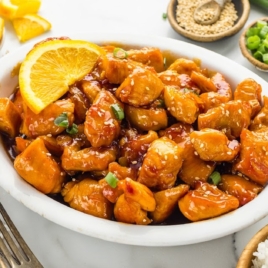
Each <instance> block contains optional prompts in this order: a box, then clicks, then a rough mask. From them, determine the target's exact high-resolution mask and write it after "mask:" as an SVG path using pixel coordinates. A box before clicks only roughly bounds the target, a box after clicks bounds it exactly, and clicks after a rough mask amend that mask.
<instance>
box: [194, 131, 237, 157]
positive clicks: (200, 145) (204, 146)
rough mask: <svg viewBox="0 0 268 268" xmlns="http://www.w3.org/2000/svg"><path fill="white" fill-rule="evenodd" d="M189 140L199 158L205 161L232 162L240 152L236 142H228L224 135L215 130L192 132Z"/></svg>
mask: <svg viewBox="0 0 268 268" xmlns="http://www.w3.org/2000/svg"><path fill="white" fill-rule="evenodd" d="M190 140H191V143H192V144H193V147H194V149H195V151H196V152H197V154H198V155H199V157H200V158H201V159H203V160H205V161H216V162H220V161H232V160H234V159H235V157H236V156H237V154H238V153H239V151H240V144H239V142H238V141H237V140H232V141H229V140H228V138H227V137H226V135H225V134H224V133H222V132H221V131H219V130H216V129H210V128H205V129H202V130H201V131H193V132H192V133H191V134H190Z"/></svg>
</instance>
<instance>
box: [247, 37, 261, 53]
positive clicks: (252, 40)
mask: <svg viewBox="0 0 268 268" xmlns="http://www.w3.org/2000/svg"><path fill="white" fill-rule="evenodd" d="M260 43H261V38H260V37H259V36H258V35H253V36H250V37H248V38H247V48H248V49H250V50H254V49H257V48H258V47H259V45H260Z"/></svg>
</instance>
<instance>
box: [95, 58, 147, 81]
mask: <svg viewBox="0 0 268 268" xmlns="http://www.w3.org/2000/svg"><path fill="white" fill-rule="evenodd" d="M137 66H142V65H141V64H140V63H138V62H135V61H132V60H128V59H120V58H117V57H114V55H113V53H107V54H106V55H105V56H103V57H102V58H101V64H100V67H101V69H102V70H103V71H104V75H105V77H106V78H107V79H108V81H109V82H110V83H111V84H121V83H122V82H123V81H124V80H125V78H126V77H127V76H128V75H129V74H131V73H132V71H133V69H134V68H135V67H137Z"/></svg>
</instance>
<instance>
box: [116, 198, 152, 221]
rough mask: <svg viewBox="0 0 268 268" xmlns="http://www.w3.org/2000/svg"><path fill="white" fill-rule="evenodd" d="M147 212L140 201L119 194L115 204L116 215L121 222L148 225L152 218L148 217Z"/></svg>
mask: <svg viewBox="0 0 268 268" xmlns="http://www.w3.org/2000/svg"><path fill="white" fill-rule="evenodd" d="M147 213H148V212H147V211H145V210H143V209H142V208H141V205H140V204H139V203H137V202H134V201H131V200H126V198H125V195H124V194H122V195H120V196H119V198H118V200H117V201H116V203H115V206H114V217H115V219H116V220H117V221H119V222H124V223H130V224H138V225H148V224H150V223H151V222H152V220H151V219H149V218H148V216H147Z"/></svg>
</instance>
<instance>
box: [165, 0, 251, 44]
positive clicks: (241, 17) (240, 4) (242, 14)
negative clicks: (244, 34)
mask: <svg viewBox="0 0 268 268" xmlns="http://www.w3.org/2000/svg"><path fill="white" fill-rule="evenodd" d="M233 3H234V5H235V9H236V11H237V16H238V19H237V20H236V22H235V24H234V26H233V27H232V28H230V29H229V30H226V31H222V32H221V33H217V34H202V35H201V34H193V33H191V32H189V31H187V30H185V29H184V28H183V27H181V26H180V25H179V24H178V22H177V20H176V9H177V4H178V0H171V1H170V2H169V5H168V9H167V16H168V20H169V23H170V25H171V26H172V28H173V29H174V30H175V31H176V32H177V33H179V34H181V35H183V36H185V37H187V38H189V39H192V40H195V41H199V42H213V41H216V40H219V39H222V38H225V37H228V36H231V35H234V34H236V33H237V32H238V31H240V29H241V28H242V27H243V26H244V25H245V23H246V21H247V19H248V16H249V11H250V4H249V1H248V0H240V1H233Z"/></svg>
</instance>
